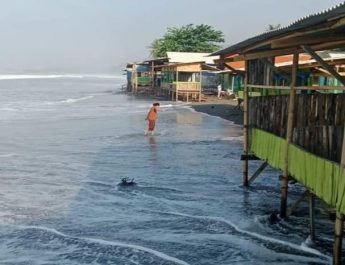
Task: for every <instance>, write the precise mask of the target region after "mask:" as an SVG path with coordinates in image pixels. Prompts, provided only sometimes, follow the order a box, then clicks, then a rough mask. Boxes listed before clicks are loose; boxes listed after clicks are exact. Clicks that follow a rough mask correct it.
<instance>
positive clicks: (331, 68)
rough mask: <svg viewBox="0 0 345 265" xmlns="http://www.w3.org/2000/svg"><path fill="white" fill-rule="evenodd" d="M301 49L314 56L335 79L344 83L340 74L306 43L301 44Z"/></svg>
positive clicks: (344, 80) (344, 79)
mask: <svg viewBox="0 0 345 265" xmlns="http://www.w3.org/2000/svg"><path fill="white" fill-rule="evenodd" d="M301 47H302V49H303V50H304V51H305V52H306V53H308V54H309V55H310V56H311V57H313V58H314V60H315V61H317V62H318V63H319V64H320V65H321V66H322V67H323V68H324V69H325V70H327V71H328V72H330V73H331V74H332V75H333V76H334V77H335V78H336V79H338V80H339V81H340V82H341V83H342V84H343V85H345V78H344V77H343V76H341V75H340V74H339V73H338V72H337V71H336V70H335V69H334V68H333V67H331V66H329V65H328V64H327V62H325V61H324V60H323V59H322V58H321V57H320V56H319V55H318V54H317V53H316V52H314V51H313V50H312V49H311V48H310V47H309V46H308V45H302V46H301Z"/></svg>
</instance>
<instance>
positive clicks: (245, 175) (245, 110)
mask: <svg viewBox="0 0 345 265" xmlns="http://www.w3.org/2000/svg"><path fill="white" fill-rule="evenodd" d="M244 67H245V69H244V70H245V75H244V88H243V100H244V101H243V127H244V131H243V137H244V139H243V153H244V155H245V156H248V153H249V128H248V126H249V112H248V111H249V97H248V78H249V73H248V71H249V67H248V61H247V60H246V61H245V66H244ZM248 185H249V181H248V158H246V159H244V160H243V186H245V187H248Z"/></svg>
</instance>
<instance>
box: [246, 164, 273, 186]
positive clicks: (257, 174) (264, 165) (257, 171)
mask: <svg viewBox="0 0 345 265" xmlns="http://www.w3.org/2000/svg"><path fill="white" fill-rule="evenodd" d="M267 166H268V163H267V162H266V161H265V162H263V163H262V164H261V166H260V167H259V168H258V169H257V170H256V171H255V173H254V174H253V175H252V176H251V178H250V179H249V181H248V182H249V185H251V184H252V183H253V182H254V181H255V179H256V178H257V177H258V176H259V175H260V174H261V172H262V171H264V170H265V168H266V167H267Z"/></svg>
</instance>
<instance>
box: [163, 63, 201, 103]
mask: <svg viewBox="0 0 345 265" xmlns="http://www.w3.org/2000/svg"><path fill="white" fill-rule="evenodd" d="M203 63H204V62H192V63H177V64H171V65H166V66H162V84H161V89H162V91H163V93H164V94H166V95H168V96H170V97H171V99H172V100H176V101H177V100H178V99H182V100H186V101H189V100H195V101H201V75H202V65H203Z"/></svg>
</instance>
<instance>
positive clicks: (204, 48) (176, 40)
mask: <svg viewBox="0 0 345 265" xmlns="http://www.w3.org/2000/svg"><path fill="white" fill-rule="evenodd" d="M223 42H224V34H223V32H221V31H220V30H215V29H214V28H213V27H211V26H209V25H204V24H201V25H193V24H189V25H186V26H183V27H180V28H176V27H174V28H168V29H167V32H166V33H165V34H164V36H163V37H162V38H159V39H155V40H154V41H153V42H152V43H151V46H150V50H151V54H152V55H153V57H154V58H158V57H165V56H166V53H167V52H168V51H169V52H170V51H171V52H208V53H211V52H214V51H217V50H219V49H220V48H221V46H220V45H219V43H223Z"/></svg>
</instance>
